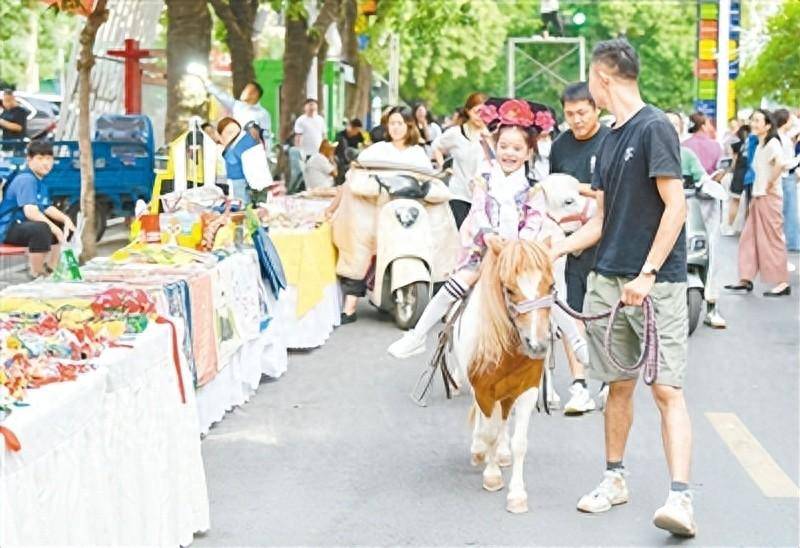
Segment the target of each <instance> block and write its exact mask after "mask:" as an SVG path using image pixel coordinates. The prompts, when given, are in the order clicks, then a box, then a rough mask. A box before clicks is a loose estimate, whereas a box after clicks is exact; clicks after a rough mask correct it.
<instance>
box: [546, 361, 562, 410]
mask: <svg viewBox="0 0 800 548" xmlns="http://www.w3.org/2000/svg"><path fill="white" fill-rule="evenodd" d="M545 367H547V366H545ZM547 407H548V409H561V396H559V395H558V392H556V389H555V388H553V386H550V390H549V394H547Z"/></svg>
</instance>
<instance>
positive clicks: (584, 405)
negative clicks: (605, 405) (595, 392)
mask: <svg viewBox="0 0 800 548" xmlns="http://www.w3.org/2000/svg"><path fill="white" fill-rule="evenodd" d="M569 393H570V394H572V397H571V398H570V399H569V401H568V402H567V405H565V406H564V414H565V415H581V414H583V413H586V412H587V411H594V409H595V407H597V405H596V404H595V402H594V400H593V399H592V396H591V395H589V390H587V389H586V388H584V387H583V385H581V384H579V383H573V385H572V386H570V387H569Z"/></svg>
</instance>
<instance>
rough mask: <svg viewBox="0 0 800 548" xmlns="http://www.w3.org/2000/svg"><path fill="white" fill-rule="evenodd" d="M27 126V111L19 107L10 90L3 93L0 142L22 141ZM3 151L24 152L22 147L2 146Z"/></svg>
mask: <svg viewBox="0 0 800 548" xmlns="http://www.w3.org/2000/svg"><path fill="white" fill-rule="evenodd" d="M27 125H28V110H27V109H25V108H23V107H21V106H19V104H18V103H17V99H16V98H15V97H14V92H13V91H11V90H10V89H7V90H4V91H3V111H2V112H0V130H2V138H1V139H0V140H2V141H22V139H23V138H24V137H25V129H26V127H27ZM3 150H18V151H20V154H22V153H23V152H24V150H25V149H24V148H23V147H22V146H20V147H15V146H14V145H10V144H6V145H3Z"/></svg>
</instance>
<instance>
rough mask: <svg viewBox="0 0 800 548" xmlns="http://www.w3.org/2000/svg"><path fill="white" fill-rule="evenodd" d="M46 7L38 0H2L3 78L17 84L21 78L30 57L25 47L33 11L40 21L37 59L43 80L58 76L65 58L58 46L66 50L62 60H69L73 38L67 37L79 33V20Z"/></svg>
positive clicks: (0, 60) (0, 56) (0, 52)
mask: <svg viewBox="0 0 800 548" xmlns="http://www.w3.org/2000/svg"><path fill="white" fill-rule="evenodd" d="M20 4H21V5H20ZM45 8H46V6H45V5H44V4H41V3H39V2H23V3H19V2H0V21H2V23H0V81H3V82H5V83H8V84H18V83H20V82H21V80H22V75H23V74H24V73H25V64H26V62H27V59H28V56H27V52H26V51H25V49H26V42H27V40H26V38H27V36H28V35H29V33H30V30H29V23H28V21H29V16H30V11H31V10H35V11H36V13H37V16H38V21H39V39H38V44H39V47H38V51H37V54H36V60H37V62H38V63H39V74H40V77H41V78H42V79H43V80H48V79H54V78H56V76H57V75H58V72H59V70H60V68H61V67H60V65H59V63H60V62H61V61H62V59H61V58H60V57H59V55H58V54H59V49H61V50H63V55H64V58H63V59H64V60H67V59H69V51H70V47H71V46H72V40H71V39H67V40H65V39H64V37H65V36H66V37H73V36H75V35H76V32H77V29H78V25H79V24H80V19H79V18H76V17H71V16H70V14H68V13H58V12H57V11H55V10H53V9H45Z"/></svg>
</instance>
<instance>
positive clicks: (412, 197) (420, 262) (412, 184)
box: [351, 169, 458, 329]
mask: <svg viewBox="0 0 800 548" xmlns="http://www.w3.org/2000/svg"><path fill="white" fill-rule="evenodd" d="M362 180H363V179H362ZM366 181H368V183H366V184H358V185H353V186H351V189H352V191H353V193H354V194H356V195H359V196H361V197H363V198H373V199H375V203H376V205H377V207H378V212H377V222H376V225H375V233H376V235H377V238H376V248H375V281H374V285H373V286H372V289H371V290H370V291H369V292H368V297H369V300H370V302H372V304H374V305H375V306H376V307H377V308H379V309H380V310H383V311H386V312H389V313H391V314H392V315H393V317H394V321H395V323H396V324H397V326H398V327H400V328H401V329H410V328H412V327H413V326H414V325H415V324H416V323H417V320H419V317H420V316H421V315H422V312H423V311H424V310H425V307H426V306H427V305H428V301H429V300H430V297H431V293H432V290H433V285H434V284H435V283H441V282H444V281H446V280H447V276H448V275H449V273H450V272H451V271H452V269H453V267H454V266H455V263H456V259H457V253H458V231H457V229H456V226H455V221H454V220H453V216H452V213H451V211H450V208H449V206H448V201H449V199H450V191H449V190H448V189H447V186H446V184H445V183H444V181H443V180H442V179H440V178H438V177H433V176H430V175H423V174H420V173H416V172H413V171H407V170H388V169H387V170H378V169H370V170H369V176H368V177H367V178H366Z"/></svg>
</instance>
